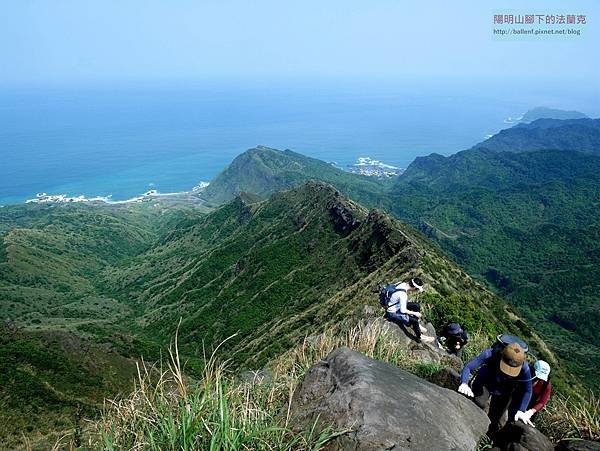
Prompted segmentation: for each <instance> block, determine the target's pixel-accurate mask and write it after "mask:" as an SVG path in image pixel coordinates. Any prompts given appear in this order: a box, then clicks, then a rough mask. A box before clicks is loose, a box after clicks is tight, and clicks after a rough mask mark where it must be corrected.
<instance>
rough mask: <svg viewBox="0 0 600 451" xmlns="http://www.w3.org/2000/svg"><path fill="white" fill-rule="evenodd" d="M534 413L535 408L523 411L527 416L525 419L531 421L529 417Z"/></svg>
mask: <svg viewBox="0 0 600 451" xmlns="http://www.w3.org/2000/svg"><path fill="white" fill-rule="evenodd" d="M534 413H535V409H529V410H528V411H527V412H525V416H526V417H527V419H528V420H529V421H531V417H532V416H533V414H534Z"/></svg>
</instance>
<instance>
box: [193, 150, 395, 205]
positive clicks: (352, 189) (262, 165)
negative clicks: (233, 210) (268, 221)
mask: <svg viewBox="0 0 600 451" xmlns="http://www.w3.org/2000/svg"><path fill="white" fill-rule="evenodd" d="M313 179H316V180H321V181H325V182H327V183H331V184H332V185H334V186H336V187H337V188H338V189H340V190H342V191H343V192H344V193H346V194H347V195H349V196H350V197H352V198H353V199H362V200H369V201H370V204H373V203H375V202H376V201H377V200H378V198H379V196H378V195H377V194H380V193H381V192H382V191H383V186H384V181H382V180H377V179H374V178H370V177H366V176H362V175H358V174H351V173H349V172H344V171H342V170H340V169H337V168H335V167H334V166H332V165H331V164H328V163H325V162H323V161H321V160H317V159H314V158H310V157H307V156H304V155H301V154H299V153H296V152H292V151H291V150H284V151H281V150H276V149H271V148H269V147H265V146H258V147H256V148H254V149H250V150H247V151H246V152H244V153H243V154H241V155H239V156H238V157H237V158H235V159H234V160H233V161H232V162H231V164H230V165H229V166H228V167H227V168H226V169H225V170H224V171H223V172H221V173H220V174H219V175H217V176H216V177H215V178H214V179H213V180H212V181H211V182H210V185H209V186H208V187H207V188H206V190H205V191H204V192H203V194H202V198H203V199H205V200H206V201H208V202H210V203H212V204H217V205H219V204H223V203H225V202H229V201H230V200H232V199H233V198H234V197H235V196H237V195H238V194H240V193H241V192H248V193H254V194H257V195H259V196H261V197H263V198H266V197H268V196H269V195H270V194H272V193H274V192H276V191H282V190H285V189H289V188H292V187H294V186H298V185H300V184H302V183H305V182H307V181H309V180H313Z"/></svg>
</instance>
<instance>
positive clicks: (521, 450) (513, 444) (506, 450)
mask: <svg viewBox="0 0 600 451" xmlns="http://www.w3.org/2000/svg"><path fill="white" fill-rule="evenodd" d="M494 446H495V448H493V449H494V450H502V451H554V445H553V444H552V443H551V442H550V440H549V439H548V438H547V437H546V436H545V435H544V434H542V433H541V432H540V431H539V430H538V429H536V428H534V427H533V426H527V425H526V424H525V423H523V422H521V421H516V422H510V423H507V424H506V426H504V427H503V428H502V429H500V431H498V432H497V433H496V435H495V436H494Z"/></svg>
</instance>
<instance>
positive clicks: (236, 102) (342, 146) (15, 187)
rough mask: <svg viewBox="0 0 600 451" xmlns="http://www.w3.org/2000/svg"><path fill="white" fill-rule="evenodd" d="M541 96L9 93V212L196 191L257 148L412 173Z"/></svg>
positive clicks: (336, 89)
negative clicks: (42, 203)
mask: <svg viewBox="0 0 600 451" xmlns="http://www.w3.org/2000/svg"><path fill="white" fill-rule="evenodd" d="M542 100H543V97H542V96H539V95H538V96H536V95H534V94H531V95H530V97H527V98H523V97H522V96H518V95H517V94H516V93H515V94H514V95H513V96H512V97H511V96H506V95H500V94H498V95H497V96H496V97H494V96H490V95H489V94H488V93H487V92H486V91H485V90H484V89H483V88H482V89H479V90H474V89H472V87H467V86H464V87H463V88H460V87H455V88H454V89H452V90H448V89H442V88H441V87H439V86H438V87H431V86H430V87H427V86H420V87H416V88H414V87H413V88H408V87H394V86H393V85H392V86H390V85H388V86H377V87H373V85H360V84H356V85H349V86H337V85H334V84H329V85H327V84H310V83H298V84H293V83H288V84H285V83H281V84H272V85H270V84H268V83H265V84H256V85H249V86H245V85H243V84H236V83H233V82H231V83H208V84H202V83H197V84H193V85H192V84H189V85H185V84H184V85H181V84H173V85H170V84H160V85H156V86H153V85H150V84H145V85H142V86H140V85H137V84H123V85H118V86H110V87H109V86H96V87H94V86H73V87H56V86H53V87H22V86H21V87H13V88H11V89H2V90H0V152H1V159H2V164H1V169H0V205H4V204H11V203H19V202H23V201H25V200H26V199H30V198H32V197H35V195H36V193H38V192H46V193H49V194H67V195H70V196H77V195H85V196H88V197H93V196H112V197H111V198H112V199H114V200H123V199H127V198H131V197H134V196H136V195H138V194H140V193H143V192H145V191H147V190H150V189H155V190H158V191H159V192H178V191H187V190H190V189H191V188H192V187H193V186H195V185H197V184H198V183H200V182H202V181H209V180H210V179H211V178H212V177H214V176H215V175H216V174H217V173H218V172H219V171H220V170H222V169H223V168H224V167H225V166H226V165H227V164H228V163H229V162H230V161H231V160H232V159H233V158H235V156H236V155H238V154H239V153H241V152H243V151H245V150H246V149H248V148H251V147H254V146H255V145H258V144H263V145H266V146H270V147H275V148H280V149H285V148H289V149H292V150H295V151H297V152H301V153H303V154H306V155H309V156H313V157H316V158H319V159H322V160H325V161H331V162H336V163H337V164H338V165H342V166H344V165H347V164H350V163H353V162H355V161H356V159H357V158H358V157H371V158H374V159H378V160H380V161H382V162H384V163H387V164H391V165H394V166H399V167H406V166H407V165H409V164H410V162H411V161H412V160H413V159H414V158H415V157H417V156H420V155H427V154H429V153H432V152H437V153H441V154H444V155H448V154H451V153H454V152H456V151H459V150H462V149H465V148H468V147H470V146H472V145H473V144H476V143H477V142H480V141H482V140H483V139H484V138H485V137H486V136H487V135H490V134H493V133H496V132H497V131H499V130H500V129H502V128H505V127H506V126H507V125H506V124H505V123H504V121H505V119H506V118H507V117H509V116H512V117H515V116H518V115H520V114H522V113H523V112H525V111H526V110H527V109H529V108H530V107H533V106H537V105H538V104H539V103H540V102H541V101H542ZM553 106H557V105H553ZM558 106H560V105H558ZM567 106H571V105H567ZM582 108H585V106H583V107H582ZM584 111H585V110H584Z"/></svg>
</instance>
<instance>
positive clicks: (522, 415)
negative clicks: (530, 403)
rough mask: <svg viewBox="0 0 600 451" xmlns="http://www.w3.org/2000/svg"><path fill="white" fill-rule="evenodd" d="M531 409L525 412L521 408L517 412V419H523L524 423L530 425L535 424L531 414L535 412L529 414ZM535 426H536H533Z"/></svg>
mask: <svg viewBox="0 0 600 451" xmlns="http://www.w3.org/2000/svg"><path fill="white" fill-rule="evenodd" d="M529 412H530V410H528V411H527V412H523V411H521V410H519V411H518V412H517V413H516V414H515V421H519V420H521V421H522V422H523V423H525V424H528V425H529V426H533V423H532V422H531V419H530V418H531V415H533V412H532V413H531V414H529ZM533 427H535V426H533Z"/></svg>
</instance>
